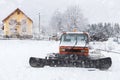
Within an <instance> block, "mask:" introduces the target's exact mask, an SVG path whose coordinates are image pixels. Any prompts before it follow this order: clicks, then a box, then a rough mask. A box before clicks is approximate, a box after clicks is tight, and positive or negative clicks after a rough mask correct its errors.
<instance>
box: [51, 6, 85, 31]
mask: <svg viewBox="0 0 120 80" xmlns="http://www.w3.org/2000/svg"><path fill="white" fill-rule="evenodd" d="M50 25H51V26H52V27H51V28H52V30H53V32H54V33H59V32H62V31H73V29H74V28H77V30H78V31H86V28H87V20H86V19H85V18H84V16H83V14H82V11H81V9H80V8H79V7H78V6H71V7H68V8H67V10H66V11H65V12H63V13H61V12H60V11H58V10H56V11H55V12H54V14H53V16H52V18H51V22H50Z"/></svg>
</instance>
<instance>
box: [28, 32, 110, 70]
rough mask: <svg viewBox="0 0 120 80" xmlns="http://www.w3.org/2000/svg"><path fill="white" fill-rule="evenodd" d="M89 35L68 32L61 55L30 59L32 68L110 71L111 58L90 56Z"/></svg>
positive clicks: (60, 48)
mask: <svg viewBox="0 0 120 80" xmlns="http://www.w3.org/2000/svg"><path fill="white" fill-rule="evenodd" d="M89 54H90V51H89V35H88V33H85V32H66V33H63V34H62V36H61V39H60V46H59V53H50V55H49V56H47V57H45V58H36V57H30V59H29V64H30V66H32V67H44V66H45V65H47V66H50V67H84V68H98V69H108V68H110V67H111V65H112V61H111V58H110V57H104V58H100V57H99V58H92V57H90V56H89Z"/></svg>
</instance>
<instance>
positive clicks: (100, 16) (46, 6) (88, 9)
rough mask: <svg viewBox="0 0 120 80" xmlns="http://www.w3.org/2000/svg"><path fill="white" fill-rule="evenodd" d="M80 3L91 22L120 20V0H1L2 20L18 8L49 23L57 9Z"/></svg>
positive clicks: (0, 18) (0, 11)
mask: <svg viewBox="0 0 120 80" xmlns="http://www.w3.org/2000/svg"><path fill="white" fill-rule="evenodd" d="M72 5H79V7H80V8H81V10H82V12H83V15H84V16H85V17H86V18H87V19H88V21H89V23H97V22H120V0H0V21H2V20H3V19H4V18H5V17H6V16H7V15H9V14H10V13H11V12H12V11H14V10H15V9H16V8H20V9H21V10H22V11H23V12H24V13H25V14H26V15H28V16H29V17H30V18H32V19H33V21H34V22H37V21H38V13H39V12H40V14H41V22H42V24H48V21H49V20H50V17H51V16H52V14H53V12H54V11H55V10H56V9H59V11H61V12H63V11H64V10H66V9H67V7H69V6H72Z"/></svg>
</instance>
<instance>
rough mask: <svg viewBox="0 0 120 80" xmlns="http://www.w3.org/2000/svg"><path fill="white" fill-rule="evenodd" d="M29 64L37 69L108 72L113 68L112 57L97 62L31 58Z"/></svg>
mask: <svg viewBox="0 0 120 80" xmlns="http://www.w3.org/2000/svg"><path fill="white" fill-rule="evenodd" d="M29 64H30V66H31V67H36V68H42V67H44V66H50V67H83V68H97V69H100V70H107V69H109V68H110V67H111V65H112V61H111V58H110V57H107V58H102V59H96V60H91V59H79V60H64V59H43V58H36V57H30V59H29Z"/></svg>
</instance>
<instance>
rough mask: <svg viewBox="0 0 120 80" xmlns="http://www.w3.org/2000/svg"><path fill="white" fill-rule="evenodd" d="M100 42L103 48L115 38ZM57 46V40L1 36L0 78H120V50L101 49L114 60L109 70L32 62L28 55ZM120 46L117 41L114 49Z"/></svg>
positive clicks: (111, 79) (79, 79)
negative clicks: (36, 65)
mask: <svg viewBox="0 0 120 80" xmlns="http://www.w3.org/2000/svg"><path fill="white" fill-rule="evenodd" d="M108 43H110V45H108ZM98 44H99V46H100V47H101V48H108V49H111V48H112V47H113V45H111V44H113V43H112V42H106V44H105V43H96V44H94V47H99V46H98ZM58 46H59V43H58V42H55V41H50V42H49V41H31V40H23V41H19V40H1V41H0V80H120V76H119V74H120V54H115V53H110V52H102V53H103V54H104V55H106V56H110V57H111V58H112V61H113V65H112V67H111V68H110V69H109V70H107V71H100V70H98V69H96V70H95V71H89V69H85V68H66V67H62V68H61V67H56V68H52V67H48V66H46V67H44V68H32V67H30V66H29V63H28V61H29V57H31V56H34V57H44V56H46V55H47V53H53V52H58ZM116 46H117V47H116ZM119 47H120V45H118V44H115V43H114V50H118V51H119V50H120V49H119ZM112 49H113V48H112Z"/></svg>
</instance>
